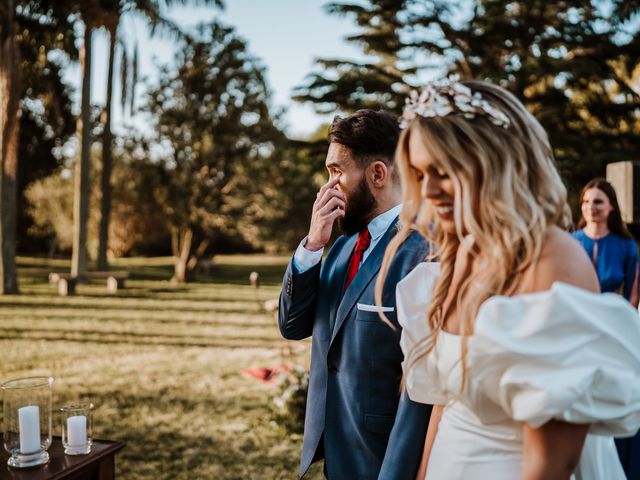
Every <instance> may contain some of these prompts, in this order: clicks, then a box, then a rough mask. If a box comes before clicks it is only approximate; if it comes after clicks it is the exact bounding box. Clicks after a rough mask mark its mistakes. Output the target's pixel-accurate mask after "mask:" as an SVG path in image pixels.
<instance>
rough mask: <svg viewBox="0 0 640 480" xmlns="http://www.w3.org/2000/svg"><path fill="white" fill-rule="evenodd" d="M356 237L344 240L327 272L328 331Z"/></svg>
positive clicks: (339, 297) (341, 290)
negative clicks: (328, 288)
mask: <svg viewBox="0 0 640 480" xmlns="http://www.w3.org/2000/svg"><path fill="white" fill-rule="evenodd" d="M357 238H358V236H357V235H352V236H351V237H349V238H347V239H346V240H345V242H344V245H343V246H342V249H341V250H340V253H339V254H338V256H337V257H336V261H335V262H334V263H333V268H332V269H331V272H330V274H329V278H330V279H331V281H330V282H329V285H331V287H330V294H329V295H330V296H329V303H330V308H329V312H330V313H329V328H330V330H329V331H332V330H333V326H334V324H335V319H336V312H337V311H338V307H339V306H340V300H341V299H342V294H343V292H344V283H345V281H346V277H347V269H348V268H349V260H351V254H352V253H353V249H354V248H355V246H356V240H357Z"/></svg>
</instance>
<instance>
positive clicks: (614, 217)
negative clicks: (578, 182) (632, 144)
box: [578, 178, 633, 240]
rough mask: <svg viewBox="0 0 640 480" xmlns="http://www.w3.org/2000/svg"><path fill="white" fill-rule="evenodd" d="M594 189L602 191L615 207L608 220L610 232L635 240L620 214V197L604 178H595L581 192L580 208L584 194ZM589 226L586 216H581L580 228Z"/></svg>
mask: <svg viewBox="0 0 640 480" xmlns="http://www.w3.org/2000/svg"><path fill="white" fill-rule="evenodd" d="M592 188H597V189H598V190H600V191H602V192H603V193H604V194H605V195H606V196H607V198H608V199H609V203H611V206H612V207H613V210H611V213H609V217H608V218H607V226H608V227H609V230H610V231H611V232H613V233H615V234H617V235H620V236H621V237H625V238H630V239H632V240H633V236H632V235H631V233H629V230H628V229H627V226H626V225H625V224H624V222H623V221H622V215H621V214H620V206H619V205H618V196H617V195H616V191H615V189H614V188H613V185H611V184H610V183H609V182H607V181H606V180H605V179H604V178H594V179H593V180H590V181H589V182H588V183H587V184H586V185H585V186H584V188H583V189H582V192H580V206H581V207H582V200H583V199H584V194H585V193H586V192H587V190H590V189H592ZM586 224H587V222H586V220H585V219H584V215H582V214H581V215H580V222H579V223H578V228H584V226H585V225H586Z"/></svg>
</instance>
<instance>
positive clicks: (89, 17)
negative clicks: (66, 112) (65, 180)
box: [71, 0, 100, 277]
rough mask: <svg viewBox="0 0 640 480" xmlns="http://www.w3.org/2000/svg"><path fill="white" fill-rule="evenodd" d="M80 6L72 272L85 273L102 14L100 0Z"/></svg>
mask: <svg viewBox="0 0 640 480" xmlns="http://www.w3.org/2000/svg"><path fill="white" fill-rule="evenodd" d="M79 10H80V15H81V18H82V22H83V23H84V44H83V46H82V48H81V49H80V63H81V64H82V100H81V106H80V116H79V117H78V123H77V129H78V136H79V138H80V158H79V159H78V161H77V162H76V168H75V174H74V176H75V179H74V195H73V247H72V253H71V275H72V276H74V277H82V276H83V275H84V273H85V272H86V270H87V217H88V215H89V149H90V148H91V128H90V127H91V104H90V99H91V49H92V42H91V40H92V37H93V30H94V28H95V26H96V23H97V20H98V19H99V18H100V5H99V0H82V1H80V2H79Z"/></svg>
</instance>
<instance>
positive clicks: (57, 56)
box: [16, 0, 78, 252]
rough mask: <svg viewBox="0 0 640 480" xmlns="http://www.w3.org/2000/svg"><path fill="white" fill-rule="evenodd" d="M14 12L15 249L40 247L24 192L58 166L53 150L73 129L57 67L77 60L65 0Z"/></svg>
mask: <svg viewBox="0 0 640 480" xmlns="http://www.w3.org/2000/svg"><path fill="white" fill-rule="evenodd" d="M16 13H17V15H16V25H17V28H18V31H19V32H20V34H19V35H18V36H17V42H18V46H19V51H20V58H21V61H20V69H19V70H20V77H21V82H20V83H21V87H22V88H21V94H20V95H21V101H20V113H19V116H20V144H19V147H18V156H19V158H20V162H19V164H18V199H17V209H18V218H17V223H18V241H17V250H18V252H20V251H25V252H42V251H43V248H45V247H44V243H43V241H42V240H41V239H38V238H36V237H34V236H32V235H30V234H29V229H30V227H32V226H33V218H32V216H31V215H29V214H28V212H27V209H26V208H24V207H25V198H24V192H25V190H26V188H27V186H28V185H29V184H30V183H32V182H34V181H36V180H37V179H40V178H43V177H46V176H47V175H49V174H51V173H52V172H53V171H54V170H56V169H57V168H58V167H59V166H60V164H61V163H62V158H61V155H59V154H58V153H57V151H58V150H59V149H60V147H62V145H64V143H65V142H66V141H67V139H68V138H69V137H70V136H71V135H73V133H74V130H75V129H74V125H75V116H74V115H73V113H72V111H71V106H72V99H71V88H70V87H69V86H68V85H66V84H65V82H64V81H63V67H64V65H67V64H68V63H70V62H73V61H76V60H77V58H78V51H77V48H76V46H75V43H74V31H73V25H74V19H73V10H72V9H71V8H70V6H69V5H68V4H67V2H58V1H56V0H20V2H19V9H18V11H17V12H16Z"/></svg>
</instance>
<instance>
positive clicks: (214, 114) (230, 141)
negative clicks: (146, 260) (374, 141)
mask: <svg viewBox="0 0 640 480" xmlns="http://www.w3.org/2000/svg"><path fill="white" fill-rule="evenodd" d="M177 63H178V66H177V72H176V73H173V72H171V71H169V70H168V69H163V70H162V72H161V74H160V78H159V84H158V87H157V88H156V89H154V90H153V91H152V92H151V93H150V94H149V100H148V106H147V110H148V111H149V112H150V113H151V114H152V116H153V117H154V118H155V119H156V122H157V123H156V127H155V128H156V142H157V144H159V145H160V146H161V147H162V149H163V150H164V151H165V152H166V153H164V154H163V158H162V160H163V161H162V166H163V181H162V182H161V184H160V185H158V186H157V191H158V194H157V197H158V203H159V205H161V206H162V207H163V208H164V211H165V216H166V219H167V222H168V228H169V230H170V232H171V235H172V246H173V252H174V255H175V257H176V263H175V275H174V278H175V280H177V281H179V282H183V281H185V280H187V278H188V274H189V271H190V269H191V268H192V267H194V266H195V260H196V259H197V256H198V255H199V254H202V252H203V251H204V249H205V248H206V246H207V243H208V241H209V239H210V238H211V235H212V234H213V233H215V232H216V231H217V230H218V231H220V230H221V231H229V230H231V231H233V230H234V229H235V228H236V223H237V222H236V219H235V218H234V215H231V214H230V198H231V197H233V196H234V195H241V193H240V192H239V191H238V190H237V189H236V185H237V177H236V175H237V172H238V171H239V170H240V168H239V167H240V165H242V164H246V163H250V162H255V161H257V160H256V159H258V158H260V157H261V156H264V155H267V154H269V153H270V152H271V150H272V148H273V144H272V142H271V139H272V138H273V135H274V129H275V127H274V126H273V123H272V120H271V117H270V112H269V93H268V89H267V86H266V83H265V80H264V73H263V69H262V67H260V66H259V65H258V64H257V61H256V60H255V59H254V58H253V57H251V56H250V55H249V54H248V52H247V49H246V45H245V43H244V42H243V41H242V40H241V39H239V38H238V37H237V36H236V35H235V34H234V32H233V30H232V29H231V28H228V27H225V26H223V25H221V24H220V23H217V22H214V23H213V24H211V25H207V26H201V27H200V29H199V33H198V38H197V39H195V40H191V41H188V42H187V44H186V46H185V48H184V50H183V51H182V52H181V54H180V57H179V59H178V62H177Z"/></svg>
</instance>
